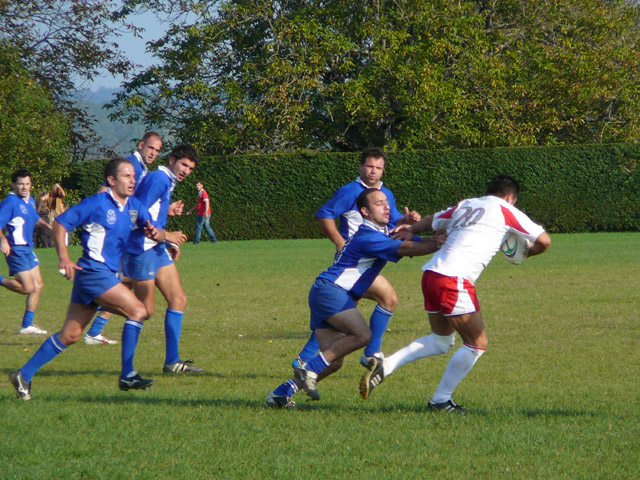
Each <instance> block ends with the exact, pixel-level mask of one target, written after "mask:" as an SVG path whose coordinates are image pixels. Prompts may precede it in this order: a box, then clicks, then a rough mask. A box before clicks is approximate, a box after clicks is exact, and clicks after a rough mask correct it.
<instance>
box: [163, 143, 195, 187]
mask: <svg viewBox="0 0 640 480" xmlns="http://www.w3.org/2000/svg"><path fill="white" fill-rule="evenodd" d="M197 164H198V152H196V149H195V148H193V147H192V146H191V145H187V144H182V145H176V146H175V147H173V149H172V150H171V153H170V154H169V164H168V165H167V168H168V169H169V170H171V172H172V173H173V174H174V175H175V176H176V179H177V180H178V181H179V182H181V181H183V180H184V179H185V178H186V177H188V176H189V175H190V174H191V172H193V169H194V168H196V165H197Z"/></svg>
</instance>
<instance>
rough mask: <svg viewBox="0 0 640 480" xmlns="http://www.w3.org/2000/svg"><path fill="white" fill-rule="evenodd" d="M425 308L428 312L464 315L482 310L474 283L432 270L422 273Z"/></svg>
mask: <svg viewBox="0 0 640 480" xmlns="http://www.w3.org/2000/svg"><path fill="white" fill-rule="evenodd" d="M422 294H423V295H424V309H425V310H426V311H427V312H428V313H438V312H442V314H443V315H464V314H465V313H473V312H477V311H479V310H480V303H479V302H478V297H477V296H476V289H475V287H474V286H473V284H472V283H471V282H470V281H468V280H465V279H464V278H458V277H447V276H445V275H441V274H439V273H436V272H432V271H431V270H426V271H425V272H424V274H423V275H422Z"/></svg>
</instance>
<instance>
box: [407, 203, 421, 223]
mask: <svg viewBox="0 0 640 480" xmlns="http://www.w3.org/2000/svg"><path fill="white" fill-rule="evenodd" d="M421 219H422V216H421V215H420V214H419V213H418V212H416V211H415V210H411V211H409V207H404V221H405V222H406V223H407V224H408V225H413V224H414V223H418V222H419V221H420V220H421Z"/></svg>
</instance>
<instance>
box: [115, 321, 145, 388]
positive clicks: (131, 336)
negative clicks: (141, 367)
mask: <svg viewBox="0 0 640 480" xmlns="http://www.w3.org/2000/svg"><path fill="white" fill-rule="evenodd" d="M141 331H142V322H139V321H137V320H131V319H130V318H128V319H127V321H126V322H124V328H123V329H122V374H121V375H120V376H121V377H122V378H126V377H128V376H129V374H131V373H133V372H134V371H135V370H134V368H133V356H134V355H135V353H136V347H137V346H138V338H140V332H141Z"/></svg>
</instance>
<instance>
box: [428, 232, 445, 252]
mask: <svg viewBox="0 0 640 480" xmlns="http://www.w3.org/2000/svg"><path fill="white" fill-rule="evenodd" d="M430 238H431V240H432V241H433V242H435V244H436V245H437V246H438V249H439V248H440V247H442V245H444V242H446V241H447V232H443V231H441V230H439V231H437V232H436V233H434V234H433V235H432V236H431V237H430Z"/></svg>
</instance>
